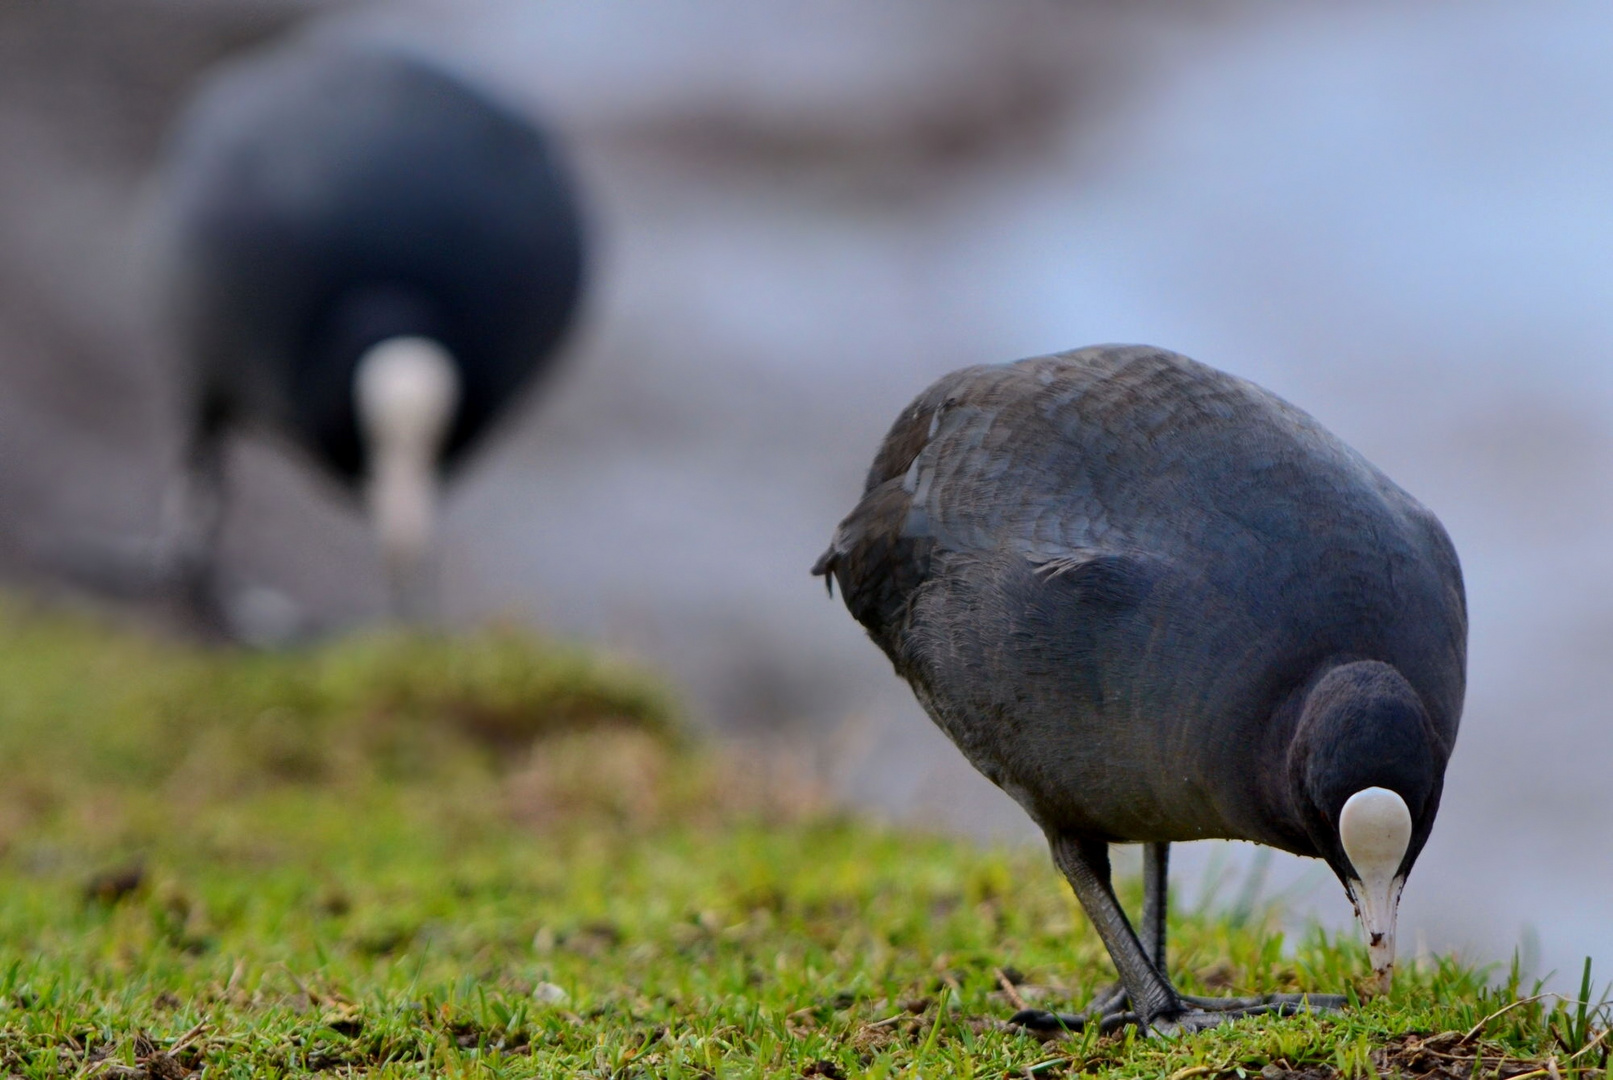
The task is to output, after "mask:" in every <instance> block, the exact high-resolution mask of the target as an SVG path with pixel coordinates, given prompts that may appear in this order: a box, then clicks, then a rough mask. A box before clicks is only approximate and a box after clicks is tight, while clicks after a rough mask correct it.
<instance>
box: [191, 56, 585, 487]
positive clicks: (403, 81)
mask: <svg viewBox="0 0 1613 1080" xmlns="http://www.w3.org/2000/svg"><path fill="white" fill-rule="evenodd" d="M166 187H167V192H166V206H165V211H164V219H165V220H166V222H167V223H168V229H169V232H170V234H171V236H170V240H169V248H170V259H169V263H170V266H171V268H172V273H171V278H172V289H173V292H174V294H175V306H176V308H177V310H178V313H179V316H180V321H181V324H182V332H183V336H184V338H185V340H184V342H183V344H184V345H185V347H186V348H187V349H188V350H189V352H190V354H191V359H192V362H193V364H194V365H195V366H196V368H197V369H198V370H197V371H196V377H197V378H198V379H201V380H203V381H204V382H205V383H206V384H207V389H208V392H210V393H212V394H215V395H218V396H221V397H222V398H224V399H225V401H224V403H225V404H226V405H227V406H228V407H229V408H232V409H234V410H237V411H241V412H246V413H256V414H259V415H256V416H254V417H253V418H254V419H260V420H267V421H269V422H271V423H275V424H279V425H281V426H283V427H287V428H289V429H290V430H291V431H292V433H293V434H294V435H295V436H296V437H297V438H299V439H300V440H301V441H303V442H304V443H306V444H308V445H309V447H310V449H312V450H314V451H315V452H316V453H318V454H319V455H320V456H321V457H323V458H324V459H325V460H326V461H327V463H329V464H330V465H332V466H333V467H335V468H336V469H337V470H338V471H339V472H343V473H348V474H352V473H354V472H356V471H357V470H358V468H359V466H360V452H359V441H358V434H357V429H356V426H355V418H354V416H353V413H352V404H351V397H350V389H351V382H352V374H353V367H354V365H355V364H356V362H357V360H358V357H359V356H360V355H361V354H362V352H363V351H364V349H365V348H367V347H368V346H369V345H372V344H374V343H375V342H376V341H378V340H381V339H383V338H386V337H389V336H396V335H401V334H424V335H427V336H431V337H434V338H437V339H438V340H440V341H441V342H442V343H443V344H444V345H445V346H446V347H447V348H448V350H449V351H450V352H451V353H452V354H453V355H454V356H455V358H456V360H458V361H459V364H460V367H461V369H462V370H461V373H460V376H461V383H462V386H461V410H460V414H459V416H458V417H457V418H456V424H455V428H454V430H453V431H452V432H451V433H450V436H449V442H448V446H447V455H448V457H449V458H450V459H451V458H452V457H453V456H455V455H456V454H457V453H458V452H459V451H460V450H462V449H463V448H464V447H465V446H466V444H467V443H468V442H469V441H470V440H471V439H472V438H473V437H474V435H475V434H476V433H477V432H478V431H479V430H480V429H481V428H482V427H483V426H484V425H485V424H486V423H487V422H488V421H489V420H490V419H491V418H492V417H493V416H494V415H495V414H496V413H497V412H498V411H499V409H500V407H501V406H502V405H503V404H505V403H506V402H507V401H508V399H509V398H511V397H512V396H513V395H514V394H515V392H516V391H517V390H518V389H519V388H520V387H521V385H522V384H523V383H524V382H525V381H526V380H527V379H528V378H529V377H530V376H531V375H532V373H533V372H534V371H535V370H536V369H537V368H538V367H539V366H540V365H541V363H542V362H543V361H544V360H545V359H546V357H547V355H548V353H549V352H550V351H551V350H552V348H553V346H554V345H555V343H556V341H557V340H558V338H559V337H560V336H561V334H562V333H563V331H564V330H565V328H566V326H567V323H568V321H569V318H570V316H571V313H572V310H573V308H574V306H575V303H576V299H577V293H578V290H579V285H580V280H581V270H582V254H581V234H580V226H579V221H578V216H577V209H576V207H575V205H574V201H573V197H572V194H571V190H570V186H569V184H568V182H567V180H566V178H565V177H564V175H563V174H562V172H561V170H560V167H559V165H558V163H557V161H556V160H555V158H554V156H553V153H552V150H551V148H550V147H549V145H548V144H547V141H546V139H545V138H544V137H543V136H541V135H540V134H539V132H538V131H537V130H536V129H534V128H533V127H532V126H531V125H530V124H528V123H527V122H526V121H525V120H523V119H521V118H520V117H518V116H516V115H515V114H513V113H512V112H510V111H508V110H507V109H505V108H504V107H502V106H501V105H499V104H497V103H495V102H492V101H490V100H489V99H488V98H487V97H486V96H484V95H483V94H481V93H480V92H479V91H477V90H474V89H472V88H471V87H470V86H468V85H467V84H465V83H463V82H462V81H460V80H459V79H458V78H456V77H453V76H451V75H448V74H447V73H445V72H443V71H441V70H439V69H437V68H435V67H434V66H432V65H430V64H428V63H426V62H424V61H422V60H419V59H416V58H414V57H412V56H409V55H407V54H403V53H396V52H389V51H385V50H381V49H378V48H364V47H358V46H351V45H339V44H325V45H319V46H297V47H292V48H287V49H282V50H280V51H278V52H275V53H272V54H270V55H268V56H266V57H260V58H257V59H254V60H251V61H248V62H246V63H245V64H242V65H238V66H236V67H234V68H232V69H230V70H228V71H226V72H225V73H224V74H223V75H221V76H219V77H217V78H216V79H215V80H214V81H213V82H212V84H210V85H209V87H208V88H207V89H206V90H205V91H204V92H203V94H202V95H201V96H200V98H199V99H198V101H197V103H196V104H195V105H194V107H193V108H192V109H191V111H190V113H189V115H188V116H187V117H186V119H185V121H184V122H183V124H182V125H181V128H180V131H179V134H178V137H177V139H176V142H175V145H174V148H173V153H172V155H171V164H170V170H169V176H168V178H167V185H166Z"/></svg>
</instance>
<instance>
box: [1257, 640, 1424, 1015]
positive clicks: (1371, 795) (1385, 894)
mask: <svg viewBox="0 0 1613 1080" xmlns="http://www.w3.org/2000/svg"><path fill="white" fill-rule="evenodd" d="M1448 757H1449V749H1448V747H1446V746H1445V744H1444V742H1443V741H1442V740H1441V739H1440V737H1439V735H1438V733H1437V732H1436V731H1435V729H1434V725H1433V723H1432V722H1431V721H1430V719H1429V716H1428V712H1427V710H1426V709H1425V708H1424V706H1423V702H1422V699H1421V698H1420V697H1419V696H1418V695H1417V692H1416V691H1415V690H1414V689H1413V688H1412V686H1411V684H1410V683H1408V682H1407V681H1406V679H1405V677H1404V676H1402V675H1401V674H1400V672H1399V671H1397V670H1396V669H1395V668H1393V667H1391V666H1390V665H1388V664H1383V663H1378V662H1376V661H1358V662H1354V663H1347V664H1341V665H1338V666H1336V667H1333V668H1331V669H1330V670H1328V671H1327V672H1326V673H1325V674H1323V675H1322V677H1321V678H1320V679H1318V680H1317V681H1316V682H1315V684H1314V685H1313V686H1312V687H1311V688H1310V690H1309V692H1308V694H1307V695H1306V697H1305V701H1304V705H1303V708H1302V711H1301V713H1300V718H1299V725H1298V728H1297V730H1296V731H1295V736H1294V741H1293V743H1292V745H1291V748H1290V751H1289V758H1288V767H1289V781H1290V785H1291V789H1292V793H1293V797H1294V802H1295V805H1296V808H1297V809H1298V811H1299V816H1300V819H1301V823H1302V824H1303V827H1304V829H1305V832H1306V833H1307V834H1308V835H1309V836H1310V839H1311V841H1312V843H1313V844H1315V846H1316V849H1317V851H1318V853H1319V854H1320V855H1321V856H1322V857H1323V858H1325V859H1326V860H1327V862H1328V865H1329V866H1331V867H1332V868H1333V872H1334V873H1336V874H1338V876H1339V880H1340V881H1342V882H1343V883H1344V888H1345V889H1346V891H1348V892H1349V894H1350V900H1351V902H1352V903H1353V904H1354V905H1355V911H1356V915H1357V916H1358V917H1359V918H1360V920H1361V928H1362V930H1363V931H1364V932H1365V933H1366V937H1367V948H1368V951H1369V953H1370V954H1371V957H1372V967H1373V970H1374V971H1375V972H1376V973H1377V975H1378V979H1379V983H1380V986H1381V987H1382V988H1383V989H1385V990H1387V989H1388V987H1389V984H1390V981H1391V979H1392V978H1393V975H1394V962H1395V915H1396V912H1397V910H1398V909H1399V906H1400V890H1401V888H1402V887H1403V886H1404V885H1405V883H1406V875H1407V874H1408V873H1410V872H1411V866H1412V863H1414V862H1415V861H1416V860H1417V856H1418V854H1419V853H1420V852H1421V851H1422V848H1423V844H1424V843H1425V842H1426V841H1427V839H1428V833H1429V830H1430V829H1431V828H1432V827H1433V824H1434V815H1435V813H1436V811H1437V810H1438V809H1439V795H1440V789H1441V787H1442V785H1443V783H1444V776H1445V762H1446V759H1447V758H1448Z"/></svg>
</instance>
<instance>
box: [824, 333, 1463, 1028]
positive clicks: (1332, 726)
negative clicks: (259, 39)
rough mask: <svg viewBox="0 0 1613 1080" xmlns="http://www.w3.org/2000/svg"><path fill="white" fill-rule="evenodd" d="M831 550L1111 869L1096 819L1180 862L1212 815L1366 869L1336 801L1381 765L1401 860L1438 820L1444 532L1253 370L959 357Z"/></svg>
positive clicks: (902, 659) (1049, 810) (1054, 832)
mask: <svg viewBox="0 0 1613 1080" xmlns="http://www.w3.org/2000/svg"><path fill="white" fill-rule="evenodd" d="M814 572H815V573H820V574H830V575H832V576H833V579H834V580H835V581H837V582H838V583H839V585H840V587H841V590H842V593H843V595H844V597H845V602H846V605H847V607H848V608H849V609H850V610H851V612H852V614H853V615H854V616H856V618H857V619H858V620H859V621H860V622H861V623H862V624H863V625H864V626H865V627H866V628H867V629H868V631H869V633H870V635H871V636H872V637H873V639H874V641H875V642H876V643H878V644H879V646H880V648H882V649H883V650H884V651H885V653H886V655H887V656H889V657H890V659H891V661H892V663H893V664H894V665H895V667H896V670H897V672H898V673H899V674H901V675H902V676H903V677H904V678H906V679H907V680H908V681H909V682H910V683H911V684H912V686H913V689H914V691H915V693H916V694H917V696H918V698H919V700H920V701H921V702H922V704H923V705H924V707H925V709H926V711H928V712H929V714H930V716H931V717H932V718H933V719H934V720H935V722H936V723H937V724H938V725H940V727H941V728H942V729H943V730H945V731H946V732H947V734H948V735H949V736H951V738H952V739H953V741H954V742H955V743H957V745H958V746H959V748H960V749H961V750H962V751H963V752H964V754H965V755H966V756H967V757H968V759H969V760H970V761H971V762H972V763H973V764H974V765H975V766H976V767H977V768H978V769H980V771H981V772H983V773H984V774H985V775H986V776H987V777H989V778H990V779H991V780H992V781H993V782H995V783H996V784H997V785H999V786H1000V787H1002V788H1003V789H1004V790H1005V791H1006V792H1008V793H1009V794H1010V795H1011V796H1013V798H1014V799H1015V800H1016V801H1017V802H1019V804H1020V805H1021V806H1023V807H1024V808H1025V810H1026V811H1027V812H1028V813H1029V814H1030V815H1031V817H1032V818H1033V819H1035V821H1036V822H1037V824H1038V825H1040V826H1041V828H1042V829H1043V830H1044V831H1045V832H1046V833H1047V835H1048V837H1049V839H1050V841H1051V842H1052V844H1053V847H1054V851H1055V857H1056V858H1057V861H1058V862H1059V863H1060V865H1061V867H1062V868H1064V869H1065V870H1066V873H1067V874H1071V867H1070V866H1069V865H1067V864H1068V862H1069V858H1067V857H1066V855H1067V854H1068V853H1069V852H1074V853H1075V856H1076V858H1077V860H1078V861H1082V860H1084V861H1085V862H1086V863H1089V864H1090V866H1091V868H1092V869H1093V872H1094V873H1095V874H1096V876H1097V878H1101V879H1102V885H1103V888H1104V890H1107V876H1108V868H1107V854H1106V852H1105V850H1104V848H1105V845H1106V844H1107V843H1109V842H1116V841H1133V842H1137V841H1141V842H1150V843H1154V844H1158V845H1160V850H1159V852H1158V861H1159V865H1160V867H1161V869H1160V874H1159V876H1160V879H1161V882H1162V881H1163V857H1164V850H1163V845H1164V844H1166V843H1169V842H1171V841H1177V840H1194V839H1199V838H1207V837H1223V838H1231V839H1243V840H1252V841H1255V842H1258V843H1262V844H1269V845H1272V846H1274V847H1278V848H1282V849H1284V850H1286V851H1291V852H1294V853H1296V854H1300V855H1309V856H1317V857H1321V858H1324V859H1327V860H1328V862H1329V863H1330V865H1332V866H1333V868H1334V869H1335V871H1336V872H1338V874H1339V876H1340V878H1341V880H1345V881H1346V885H1347V887H1351V882H1352V878H1351V874H1352V870H1351V866H1350V860H1349V858H1348V857H1347V856H1346V855H1345V853H1344V851H1343V848H1342V846H1341V843H1340V840H1339V833H1338V827H1339V813H1340V809H1341V806H1342V805H1343V803H1344V802H1345V800H1347V799H1348V798H1349V796H1350V795H1351V794H1352V793H1354V792H1358V791H1362V790H1363V789H1367V788H1375V787H1381V788H1385V789H1388V790H1390V791H1393V792H1396V793H1397V794H1398V795H1400V796H1401V797H1402V798H1403V799H1404V801H1405V803H1406V804H1407V807H1408V809H1409V811H1410V814H1411V818H1412V830H1411V840H1410V844H1409V847H1408V848H1407V850H1406V853H1405V858H1404V862H1403V863H1402V865H1401V868H1400V874H1401V876H1402V877H1403V875H1404V873H1405V871H1406V870H1409V868H1410V866H1411V863H1412V862H1413V861H1414V860H1415V859H1416V856H1417V853H1418V852H1419V851H1420V850H1421V848H1422V846H1423V844H1424V842H1425V841H1426V839H1427V837H1428V832H1429V829H1430V827H1431V826H1432V824H1433V819H1434V814H1435V811H1436V809H1437V807H1438V802H1439V794H1440V789H1441V785H1442V781H1443V774H1444V767H1445V762H1446V759H1447V758H1448V756H1449V753H1450V749H1451V746H1452V744H1453V742H1454V741H1455V738H1456V732H1457V723H1458V719H1459V716H1460V713H1461V704H1462V695H1463V687H1464V662H1465V660H1464V656H1465V640H1466V615H1465V607H1464V599H1463V591H1462V580H1461V573H1460V570H1459V568H1458V565H1457V559H1456V553H1455V551H1454V549H1453V547H1452V545H1451V543H1450V540H1449V539H1448V537H1447V536H1446V534H1445V531H1444V529H1443V528H1442V527H1441V526H1440V524H1439V522H1438V521H1437V520H1436V519H1435V518H1434V516H1433V515H1432V514H1431V513H1429V512H1428V511H1427V510H1426V509H1424V508H1423V507H1422V506H1421V505H1420V504H1418V503H1417V502H1416V501H1415V500H1414V499H1412V498H1411V497H1410V496H1409V495H1407V494H1406V493H1405V492H1404V491H1402V490H1401V489H1400V488H1399V487H1397V486H1396V485H1395V484H1394V483H1392V482H1391V481H1390V480H1389V479H1388V478H1387V477H1385V476H1384V475H1383V474H1382V473H1381V472H1379V471H1378V470H1377V469H1375V468H1374V467H1373V466H1372V465H1371V464H1369V463H1368V462H1367V461H1366V460H1365V459H1363V458H1362V457H1361V456H1360V455H1359V454H1357V453H1356V452H1355V451H1353V450H1351V449H1350V448H1349V447H1347V446H1345V445H1344V444H1343V443H1342V442H1340V441H1339V440H1338V439H1337V438H1335V437H1334V436H1332V435H1331V434H1329V433H1328V432H1327V431H1325V430H1324V429H1323V428H1322V427H1321V426H1320V425H1319V424H1317V423H1316V421H1314V420H1313V419H1312V418H1310V417H1309V416H1307V415H1306V414H1305V413H1303V412H1301V411H1300V410H1298V409H1296V408H1294V407H1293V406H1291V405H1289V404H1287V403H1286V402H1284V401H1282V400H1281V399H1279V398H1277V397H1276V396H1274V395H1272V394H1270V393H1268V392H1266V391H1264V390H1262V389H1260V388H1259V387H1256V386H1254V385H1252V384H1250V383H1248V382H1245V381H1243V380H1241V379H1237V378H1234V377H1232V376H1229V375H1226V374H1224V373H1222V372H1219V371H1216V370H1214V369H1212V368H1209V367H1206V366H1204V365H1202V364H1198V363H1195V362H1194V361H1192V360H1189V359H1187V358H1186V357H1182V356H1178V355H1175V354H1172V353H1169V352H1165V351H1162V350H1158V349H1152V348H1144V347H1101V348H1092V349H1084V350H1080V351H1076V352H1070V353H1064V354H1059V355H1056V356H1048V357H1040V358H1036V359H1031V360H1024V361H1020V362H1018V363H1014V364H1008V365H1003V366H992V367H974V368H968V369H965V370H962V371H958V372H954V373H953V374H951V375H948V376H946V377H944V378H943V379H941V380H940V381H939V382H937V383H936V384H935V385H934V386H932V387H931V388H930V389H929V390H927V391H926V392H925V393H924V394H922V395H921V396H920V397H919V398H918V399H917V400H916V401H915V402H913V404H912V405H910V406H909V407H908V408H907V409H906V410H904V411H903V413H902V414H901V416H900V417H899V418H898V419H897V421H896V423H895V424H894V425H893V427H892V428H891V430H890V433H889V434H888V435H887V436H886V438H885V441H884V444H883V445H882V446H881V448H880V450H879V453H878V455H877V457H876V459H875V461H874V465H873V468H872V469H871V470H870V472H869V475H868V480H867V484H866V488H865V491H864V495H863V498H862V501H861V502H860V503H859V504H858V506H857V507H856V509H854V510H853V511H852V513H851V514H850V515H849V516H848V517H847V518H846V520H845V521H844V522H842V523H841V525H840V527H839V529H838V530H837V532H836V534H835V537H834V542H833V544H832V545H831V547H830V549H829V550H828V551H827V552H826V553H825V554H824V556H823V558H822V559H821V560H820V561H819V563H818V565H817V567H815V569H814ZM1061 852H1062V854H1061ZM1356 876H1359V875H1356ZM1072 883H1073V884H1076V885H1077V891H1078V892H1081V885H1080V883H1078V882H1076V881H1075V876H1073V875H1072ZM1161 889H1162V885H1161ZM1354 892H1355V889H1354V888H1352V895H1353V894H1354ZM1396 896H1398V893H1397V894H1396ZM1082 900H1083V902H1084V903H1086V904H1087V907H1088V910H1089V912H1091V910H1092V907H1093V903H1092V902H1091V901H1090V900H1089V897H1088V896H1086V895H1083V896H1082ZM1100 901H1101V898H1100ZM1155 901H1156V904H1157V906H1158V908H1159V910H1160V912H1161V914H1160V915H1159V920H1160V921H1159V925H1158V926H1157V927H1155V926H1150V928H1149V930H1150V936H1151V937H1157V939H1158V941H1159V944H1160V947H1161V949H1162V948H1163V914H1162V912H1163V897H1162V896H1161V897H1157V898H1155ZM1115 910H1116V912H1118V908H1116V909H1115ZM1093 914H1094V918H1095V921H1099V922H1100V923H1101V918H1100V915H1099V913H1096V912H1094V913H1093ZM1121 922H1122V923H1123V922H1124V920H1123V918H1122V919H1121ZM1099 928H1100V930H1103V929H1104V928H1103V926H1102V925H1100V927H1099ZM1116 933H1117V934H1118V931H1116ZM1127 935H1130V929H1129V927H1126V929H1125V932H1124V934H1119V936H1118V937H1117V939H1116V940H1115V941H1108V944H1109V945H1110V951H1111V953H1112V954H1116V953H1117V949H1118V950H1119V951H1120V952H1129V951H1130V950H1131V947H1130V946H1128V945H1127V944H1126V943H1125V941H1124V940H1121V939H1123V938H1125V937H1126V936H1127ZM1106 940H1107V936H1106ZM1117 941H1118V944H1117ZM1130 941H1131V943H1132V944H1133V945H1135V944H1136V938H1135V936H1131V937H1130ZM1147 951H1148V952H1150V953H1152V952H1153V951H1154V950H1153V949H1152V948H1150V949H1149V950H1147ZM1138 955H1140V952H1139V954H1138ZM1157 960H1158V969H1159V973H1160V975H1161V978H1162V981H1163V966H1164V965H1163V957H1162V956H1159V957H1157ZM1136 961H1137V957H1136V956H1124V957H1123V956H1121V955H1118V954H1117V955H1116V963H1117V966H1119V967H1120V968H1121V973H1122V980H1123V982H1124V983H1125V984H1126V988H1127V990H1128V992H1130V994H1131V997H1132V1000H1133V1002H1134V1003H1135V1005H1136V1007H1137V1009H1138V1011H1139V1012H1140V1013H1142V1014H1143V1017H1144V1020H1145V1021H1146V1020H1147V1018H1148V1016H1149V1014H1150V1013H1152V1014H1154V1015H1155V1016H1156V1017H1163V1018H1166V1019H1169V1018H1170V1017H1171V1016H1172V1015H1174V1014H1177V1013H1180V1012H1181V1011H1182V1009H1183V1008H1184V1006H1183V1005H1182V1003H1181V1001H1180V1000H1179V999H1174V992H1173V991H1172V992H1169V994H1168V995H1167V993H1166V992H1167V991H1169V987H1168V982H1166V983H1165V987H1164V989H1161V988H1160V987H1156V986H1147V987H1144V986H1140V985H1138V980H1139V979H1141V980H1144V981H1147V976H1146V973H1139V972H1134V973H1133V976H1134V977H1127V975H1128V973H1127V970H1126V968H1127V966H1128V964H1129V965H1131V966H1133V967H1135V966H1136ZM1139 995H1142V997H1146V998H1150V999H1151V1000H1141V999H1140V997H1139Z"/></svg>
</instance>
